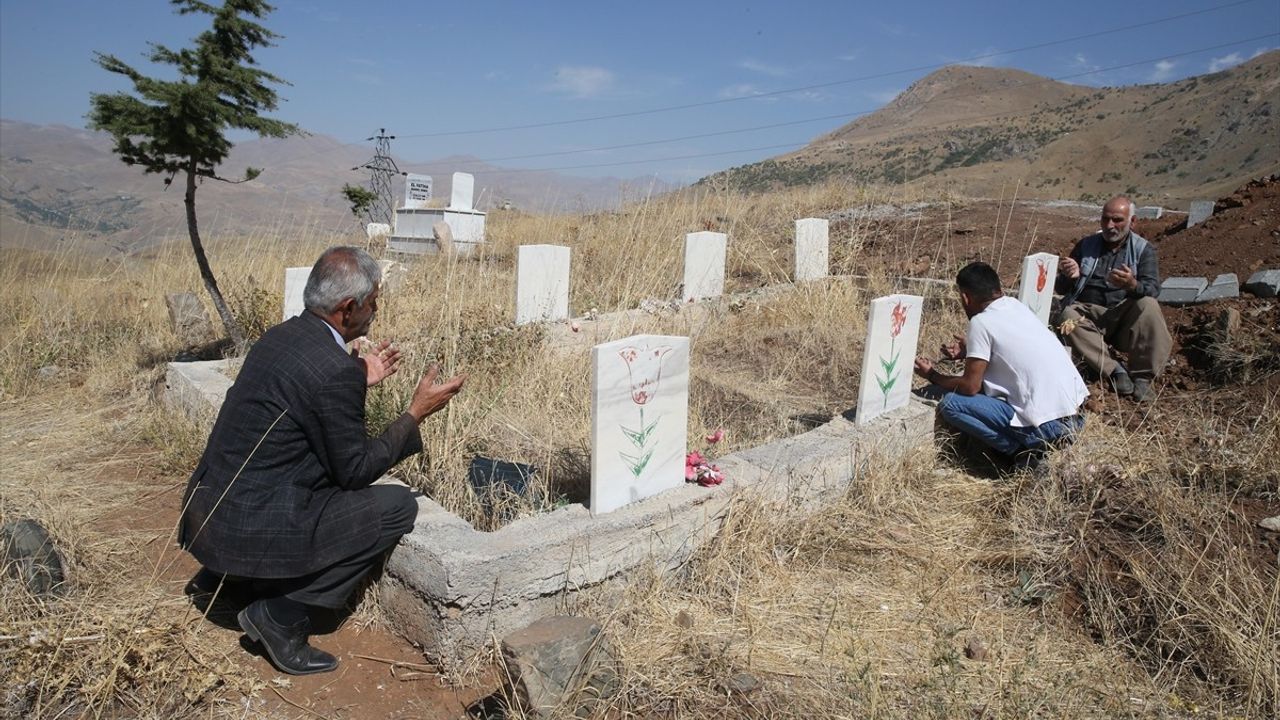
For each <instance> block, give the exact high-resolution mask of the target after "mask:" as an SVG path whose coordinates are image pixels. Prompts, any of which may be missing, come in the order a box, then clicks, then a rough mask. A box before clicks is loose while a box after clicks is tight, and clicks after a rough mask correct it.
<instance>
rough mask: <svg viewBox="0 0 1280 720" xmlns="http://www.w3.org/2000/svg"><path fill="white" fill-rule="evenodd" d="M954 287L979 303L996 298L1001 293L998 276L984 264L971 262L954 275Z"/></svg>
mask: <svg viewBox="0 0 1280 720" xmlns="http://www.w3.org/2000/svg"><path fill="white" fill-rule="evenodd" d="M956 287H958V288H960V289H961V290H963V291H964V292H965V293H967V294H968V295H969V296H970V297H972V298H973V299H974V300H977V301H979V302H982V301H984V300H991V299H992V298H995V297H998V296H999V295H1000V293H1001V292H1002V291H1001V289H1000V276H999V275H997V274H996V271H995V268H993V267H991V266H990V265H988V264H986V263H984V262H971V263H969V264H968V265H965V266H964V267H962V268H960V272H958V273H956Z"/></svg>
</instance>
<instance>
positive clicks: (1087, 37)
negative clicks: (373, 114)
mask: <svg viewBox="0 0 1280 720" xmlns="http://www.w3.org/2000/svg"><path fill="white" fill-rule="evenodd" d="M1256 1H1257V0H1237V1H1236V2H1231V3H1226V4H1223V5H1215V6H1213V7H1209V8H1204V9H1202V10H1193V11H1191V12H1185V13H1181V14H1178V15H1170V16H1167V17H1163V18H1157V19H1155V20H1148V21H1146V22H1141V23H1130V24H1127V25H1124V26H1122V27H1116V28H1111V29H1109V30H1094V31H1092V32H1089V33H1086V34H1083V35H1075V36H1072V37H1068V38H1062V39H1060V40H1049V41H1046V42H1041V43H1036V44H1034V45H1026V46H1023V47H1020V48H1014V49H1012V50H1003V51H1000V52H991V53H985V54H982V55H975V56H973V57H969V58H965V59H963V60H957V61H955V62H948V63H935V64H931V65H918V66H916V67H911V68H903V69H900V70H890V71H887V72H881V73H874V74H871V75H862V76H859V77H853V78H847V79H844V80H833V81H831V82H825V83H816V84H813V85H803V86H799V87H792V88H784V89H781V90H773V91H770V92H765V93H757V94H755V95H745V96H742V97H733V98H720V99H717V100H703V101H700V102H693V103H685V104H682V105H668V106H665V107H658V108H649V109H647V110H632V111H629V112H622V113H612V114H608V115H593V116H590V117H582V118H570V119H565V120H549V121H547V122H540V123H526V124H523V125H505V126H501V127H490V128H481V129H473V130H450V131H443V132H432V133H417V134H413V135H401V136H400V137H401V138H403V139H410V138H437V137H453V136H458V135H480V134H484V133H496V132H507V131H511V130H531V129H536V128H544V127H556V126H560V125H574V124H580V123H588V122H598V121H600V120H616V119H619V118H627V117H638V116H642V115H655V114H658V113H666V112H674V111H676V110H688V109H692V108H699V107H709V106H712V105H723V104H727V103H734V102H742V101H743V100H754V99H758V98H764V97H776V96H778V95H787V94H790V93H795V92H804V91H806V90H820V89H822V88H829V87H834V86H837V85H848V84H850V83H856V82H862V81H865V80H878V79H881V78H886V77H892V76H894V75H902V74H904V73H912V72H922V71H925V70H937V69H939V68H943V67H946V66H948V65H955V64H961V63H971V62H976V61H979V60H988V59H990V58H993V57H997V56H1000V55H1012V54H1014V53H1020V52H1027V51H1029V50H1040V49H1043V48H1047V47H1053V46H1055V45H1065V44H1067V43H1072V42H1079V41H1081V40H1090V39H1093V38H1097V37H1100V36H1104V35H1113V34H1116V33H1125V32H1131V31H1133V30H1134V29H1136V28H1142V27H1150V26H1152V25H1159V24H1162V23H1167V22H1173V21H1175V20H1183V19H1186V18H1189V17H1195V16H1197V15H1204V14H1206V13H1212V12H1217V11H1219V10H1226V9H1229V8H1233V7H1238V6H1240V5H1248V4H1251V3H1253V2H1256Z"/></svg>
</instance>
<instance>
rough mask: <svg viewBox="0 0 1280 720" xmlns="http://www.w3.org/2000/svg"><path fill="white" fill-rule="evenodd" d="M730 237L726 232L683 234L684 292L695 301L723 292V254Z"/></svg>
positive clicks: (685, 295)
mask: <svg viewBox="0 0 1280 720" xmlns="http://www.w3.org/2000/svg"><path fill="white" fill-rule="evenodd" d="M728 241H729V238H728V236H727V235H725V234H724V233H718V232H695V233H689V234H687V235H685V236H684V291H683V293H682V295H681V298H680V299H681V300H683V301H684V302H692V301H694V300H701V299H703V298H711V297H719V296H720V295H722V294H723V293H724V257H725V249H726V246H727V245H728Z"/></svg>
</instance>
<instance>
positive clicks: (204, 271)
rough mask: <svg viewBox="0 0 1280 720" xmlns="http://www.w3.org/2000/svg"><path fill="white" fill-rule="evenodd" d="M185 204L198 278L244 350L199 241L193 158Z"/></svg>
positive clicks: (241, 340) (237, 347) (240, 349)
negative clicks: (198, 269) (198, 270)
mask: <svg viewBox="0 0 1280 720" xmlns="http://www.w3.org/2000/svg"><path fill="white" fill-rule="evenodd" d="M183 202H184V203H185V204H186V206H187V234H188V235H190V236H191V249H192V250H193V251H194V252H195V254H196V265H198V266H199V267H200V279H201V280H204V287H205V289H206V290H208V291H209V296H210V297H212V298H213V307H214V309H215V310H217V311H218V317H220V318H222V326H223V327H225V328H226V329H227V337H229V338H231V342H232V343H233V344H235V348H236V352H241V351H243V350H244V344H245V343H244V333H242V332H240V325H239V324H237V323H236V319H235V318H234V317H233V316H232V315H231V309H230V308H228V307H227V301H226V300H223V299H222V291H221V290H219V289H218V281H217V280H216V279H214V277H213V269H212V268H210V267H209V258H207V257H205V254H204V245H203V244H202V243H201V242H200V229H199V227H198V226H197V225H196V161H195V159H194V158H193V159H192V160H191V161H190V163H188V165H187V193H186V195H185V196H184V197H183Z"/></svg>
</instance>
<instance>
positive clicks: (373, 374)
mask: <svg viewBox="0 0 1280 720" xmlns="http://www.w3.org/2000/svg"><path fill="white" fill-rule="evenodd" d="M351 356H352V357H354V358H356V359H357V360H359V361H360V362H362V363H364V378H365V385H366V386H367V387H373V386H374V385H377V384H378V383H380V382H382V381H383V380H386V379H387V378H389V377H391V376H392V375H395V374H396V371H397V370H399V369H400V348H397V347H396V346H394V345H392V344H391V341H390V340H383V341H382V342H376V343H372V342H368V341H365V342H364V343H359V342H357V345H356V347H353V348H351Z"/></svg>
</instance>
